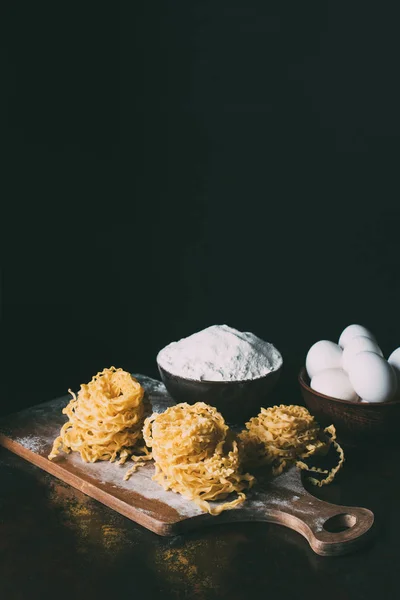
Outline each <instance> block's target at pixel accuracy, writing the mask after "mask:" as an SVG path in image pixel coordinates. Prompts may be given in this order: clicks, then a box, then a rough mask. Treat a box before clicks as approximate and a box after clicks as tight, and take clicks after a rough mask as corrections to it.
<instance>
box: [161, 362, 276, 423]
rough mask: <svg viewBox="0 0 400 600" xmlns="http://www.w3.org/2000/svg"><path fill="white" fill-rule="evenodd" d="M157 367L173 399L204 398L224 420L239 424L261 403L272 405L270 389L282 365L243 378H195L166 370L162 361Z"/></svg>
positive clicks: (261, 404)
mask: <svg viewBox="0 0 400 600" xmlns="http://www.w3.org/2000/svg"><path fill="white" fill-rule="evenodd" d="M157 365H158V370H159V372H160V375H161V379H162V381H163V383H164V385H165V387H166V388H167V390H168V392H169V393H170V395H171V396H172V398H173V399H174V400H175V401H176V402H187V403H188V404H195V403H196V402H205V403H206V404H210V405H211V406H214V407H215V408H216V409H217V410H218V411H219V412H220V413H221V414H222V416H223V417H224V419H225V420H226V421H227V423H229V424H231V425H234V424H241V423H244V422H245V421H247V420H248V419H250V418H251V417H255V416H256V415H258V413H259V412H260V408H261V406H264V407H267V406H272V405H273V403H274V402H273V401H272V404H269V402H268V400H270V401H271V398H272V391H273V389H274V388H275V386H276V384H277V382H278V379H279V377H280V374H281V370H282V363H281V366H280V367H279V368H278V369H277V370H276V371H271V373H268V375H265V376H264V377H260V378H259V379H245V380H242V381H204V380H203V381H198V380H196V379H188V378H185V377H179V376H178V375H173V374H172V373H169V372H168V371H166V370H165V369H164V368H163V367H161V365H159V364H158V363H157Z"/></svg>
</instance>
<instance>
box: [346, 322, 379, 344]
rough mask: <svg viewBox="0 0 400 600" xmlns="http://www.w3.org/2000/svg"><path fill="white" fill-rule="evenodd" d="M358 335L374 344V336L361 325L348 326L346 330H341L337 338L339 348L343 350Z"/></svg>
mask: <svg viewBox="0 0 400 600" xmlns="http://www.w3.org/2000/svg"><path fill="white" fill-rule="evenodd" d="M359 335H363V336H365V337H367V338H370V339H371V340H373V341H374V342H376V339H375V336H374V335H372V333H371V332H370V331H369V330H368V329H367V328H366V327H363V326H362V325H349V326H348V327H346V329H343V331H342V333H341V335H340V338H339V346H340V347H341V348H345V347H346V346H347V344H348V343H349V342H351V340H352V339H353V338H355V337H357V336H359Z"/></svg>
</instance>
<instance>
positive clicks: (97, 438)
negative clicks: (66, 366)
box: [49, 367, 151, 470]
mask: <svg viewBox="0 0 400 600" xmlns="http://www.w3.org/2000/svg"><path fill="white" fill-rule="evenodd" d="M69 392H70V394H72V396H73V399H72V400H71V401H70V402H69V404H68V405H67V406H66V407H65V408H64V409H63V413H64V414H66V415H67V416H68V421H67V422H66V423H65V424H64V425H63V426H62V428H61V431H60V435H59V436H58V437H57V438H56V439H55V441H54V444H53V449H52V451H51V453H50V455H49V459H50V460H52V459H53V458H55V457H56V456H57V455H58V453H59V450H60V448H61V449H62V450H63V451H64V452H67V453H69V452H70V451H71V450H72V451H76V452H79V453H80V455H81V457H82V459H83V460H84V461H85V462H95V461H97V460H108V461H111V462H113V461H115V460H116V459H117V458H118V460H119V463H120V464H122V463H124V462H125V461H126V460H127V459H128V458H131V459H132V460H135V461H144V460H149V459H150V458H151V454H150V452H148V450H147V448H146V447H145V446H144V443H143V435H142V427H143V422H144V419H145V417H146V415H147V414H149V409H150V405H149V403H148V401H147V399H146V397H145V394H144V389H143V387H142V386H141V385H140V383H139V382H138V381H137V380H136V379H135V378H134V377H132V376H131V375H130V373H127V372H126V371H123V370H122V369H116V368H115V367H111V368H110V369H104V370H103V371H101V372H99V373H97V375H95V376H94V377H93V378H92V380H91V381H90V382H89V383H88V384H82V385H81V389H80V390H79V392H78V395H77V396H76V395H75V394H74V393H73V392H72V391H71V390H69ZM134 452H135V453H136V452H141V453H143V455H142V456H136V455H134ZM140 464H142V462H141V463H140ZM140 464H138V465H135V467H136V468H137V467H138V466H140ZM135 467H134V468H133V469H132V470H135Z"/></svg>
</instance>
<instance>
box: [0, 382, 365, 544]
mask: <svg viewBox="0 0 400 600" xmlns="http://www.w3.org/2000/svg"><path fill="white" fill-rule="evenodd" d="M136 377H137V378H138V379H139V380H140V381H141V383H142V385H143V386H144V387H145V389H146V391H147V393H148V395H149V397H150V401H151V403H152V406H153V410H155V411H156V412H162V411H163V410H165V409H166V408H167V407H168V406H170V405H172V404H174V402H173V400H172V399H171V398H170V396H169V395H168V394H167V392H166V390H165V388H164V386H163V384H162V383H161V382H159V381H156V380H152V379H150V378H147V377H145V376H142V375H136ZM68 401H69V397H63V398H59V399H56V400H52V401H50V402H46V403H43V404H40V405H37V406H33V407H31V408H29V409H27V410H24V411H21V412H19V413H15V414H12V415H9V416H8V417H6V418H4V419H2V421H1V422H0V444H1V445H3V446H4V447H6V448H8V449H9V450H11V451H12V452H14V453H16V454H18V455H20V456H21V457H23V458H24V459H26V460H28V461H30V462H31V463H33V464H35V465H37V466H39V467H40V468H42V469H44V470H45V471H47V472H49V473H51V474H53V475H54V476H56V477H58V478H59V479H61V480H63V481H65V482H66V483H68V484H70V485H72V486H73V487H75V488H77V489H79V490H81V491H82V492H84V493H85V494H87V495H89V496H91V497H92V498H95V499H96V500H98V501H100V502H102V503H103V504H105V505H107V506H109V507H110V508H112V509H113V510H115V511H117V512H119V513H121V514H122V515H124V516H126V517H128V518H129V519H132V520H133V521H135V522H137V523H139V524H140V525H143V526H144V527H146V528H147V529H150V530H151V531H153V532H155V533H157V534H159V535H164V536H172V535H178V534H182V533H185V532H187V531H189V530H190V529H194V528H196V527H200V526H209V525H213V524H217V523H224V522H234V521H266V522H271V523H277V524H280V525H284V526H286V527H290V528H292V529H294V530H295V531H297V532H298V533H300V534H301V535H303V536H304V537H305V538H306V539H307V540H308V542H309V544H310V546H311V548H312V549H313V550H314V551H315V552H316V553H317V554H320V555H330V556H332V555H338V554H344V553H347V552H351V551H353V550H354V549H356V548H357V547H359V546H360V545H361V544H363V543H364V542H365V541H366V540H367V539H368V537H369V534H370V533H371V528H372V525H373V522H374V516H373V513H372V512H371V511H369V510H368V509H365V508H358V507H346V506H338V505H334V504H330V503H327V502H323V501H322V500H319V499H317V498H315V497H314V496H312V495H311V494H309V493H308V492H307V491H306V490H305V489H304V486H303V483H302V479H301V474H300V472H299V471H298V470H297V469H296V468H292V469H290V470H288V471H287V472H286V473H284V474H283V475H281V476H279V477H276V478H274V479H269V478H267V477H266V478H264V479H259V480H258V482H257V485H256V486H255V487H254V489H252V490H250V491H249V493H248V497H247V500H246V502H245V504H244V505H243V506H242V507H238V508H236V509H234V510H230V511H225V512H223V513H222V514H221V515H219V516H217V517H213V516H211V515H209V514H205V513H202V512H201V511H200V509H199V508H198V507H197V506H196V505H195V504H193V502H191V501H189V500H186V499H184V498H183V497H182V496H180V495H179V494H175V493H173V492H171V491H169V492H166V491H165V490H163V489H162V488H161V487H160V486H159V485H158V484H157V483H155V482H154V481H152V475H153V473H154V466H153V465H152V464H147V465H146V466H145V467H143V468H141V469H139V470H138V471H137V472H136V473H134V474H133V475H132V477H131V478H130V479H129V480H128V481H124V480H123V476H124V473H125V471H126V470H127V469H129V467H130V464H127V465H121V466H120V465H117V464H116V463H105V462H97V463H84V462H83V461H82V460H81V458H80V456H79V455H78V454H77V453H71V454H69V455H60V457H58V458H56V459H55V460H53V461H49V460H48V458H47V456H48V454H49V452H50V449H51V446H52V443H53V440H54V438H55V437H56V436H57V435H58V432H59V430H60V427H61V425H62V424H63V422H64V421H65V416H64V415H63V414H62V412H61V410H62V408H63V407H64V406H65V405H66V404H67V402H68Z"/></svg>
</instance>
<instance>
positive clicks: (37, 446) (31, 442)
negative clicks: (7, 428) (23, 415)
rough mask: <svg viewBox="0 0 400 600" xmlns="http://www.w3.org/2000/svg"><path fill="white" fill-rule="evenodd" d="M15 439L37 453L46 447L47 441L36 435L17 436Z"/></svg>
mask: <svg viewBox="0 0 400 600" xmlns="http://www.w3.org/2000/svg"><path fill="white" fill-rule="evenodd" d="M13 441H14V442H16V443H17V444H20V445H21V446H23V447H24V448H26V449H27V450H30V451H31V452H35V453H36V454H40V452H41V450H43V449H44V448H45V447H46V444H45V442H44V441H43V440H41V439H40V438H38V437H36V436H26V437H16V438H14V440H13Z"/></svg>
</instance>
